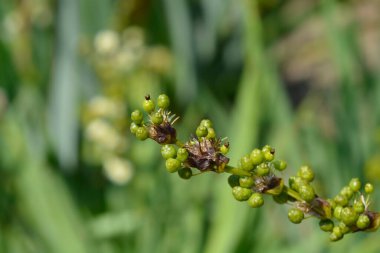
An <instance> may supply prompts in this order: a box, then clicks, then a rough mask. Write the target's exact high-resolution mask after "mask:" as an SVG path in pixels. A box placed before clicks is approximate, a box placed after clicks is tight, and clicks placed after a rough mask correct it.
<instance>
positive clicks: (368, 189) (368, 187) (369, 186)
mask: <svg viewBox="0 0 380 253" xmlns="http://www.w3.org/2000/svg"><path fill="white" fill-rule="evenodd" d="M373 189H374V188H373V185H372V184H370V183H366V184H365V186H364V191H365V192H366V193H367V194H371V193H372V192H373Z"/></svg>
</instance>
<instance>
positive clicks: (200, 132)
mask: <svg viewBox="0 0 380 253" xmlns="http://www.w3.org/2000/svg"><path fill="white" fill-rule="evenodd" d="M195 134H196V135H197V136H198V138H201V137H205V136H207V134H208V132H207V128H206V127H204V126H198V127H197V130H196V131H195Z"/></svg>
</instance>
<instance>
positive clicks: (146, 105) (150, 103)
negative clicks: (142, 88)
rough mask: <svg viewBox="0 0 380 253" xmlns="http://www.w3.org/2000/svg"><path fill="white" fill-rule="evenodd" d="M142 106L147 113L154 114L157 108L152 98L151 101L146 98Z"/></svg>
mask: <svg viewBox="0 0 380 253" xmlns="http://www.w3.org/2000/svg"><path fill="white" fill-rule="evenodd" d="M142 106H143V109H144V111H146V112H147V113H151V112H153V111H154V107H155V105H154V102H153V100H151V99H150V98H149V99H146V98H145V100H144V102H143V104H142Z"/></svg>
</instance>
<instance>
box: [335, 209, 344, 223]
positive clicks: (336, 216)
mask: <svg viewBox="0 0 380 253" xmlns="http://www.w3.org/2000/svg"><path fill="white" fill-rule="evenodd" d="M342 210H343V207H342V206H336V207H335V208H334V217H335V218H337V219H338V220H340V219H341V214H342Z"/></svg>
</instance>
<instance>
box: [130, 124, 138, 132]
mask: <svg viewBox="0 0 380 253" xmlns="http://www.w3.org/2000/svg"><path fill="white" fill-rule="evenodd" d="M138 128H139V125H137V124H136V123H135V122H132V123H131V125H130V126H129V130H131V133H133V134H136V132H137V129H138Z"/></svg>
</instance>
